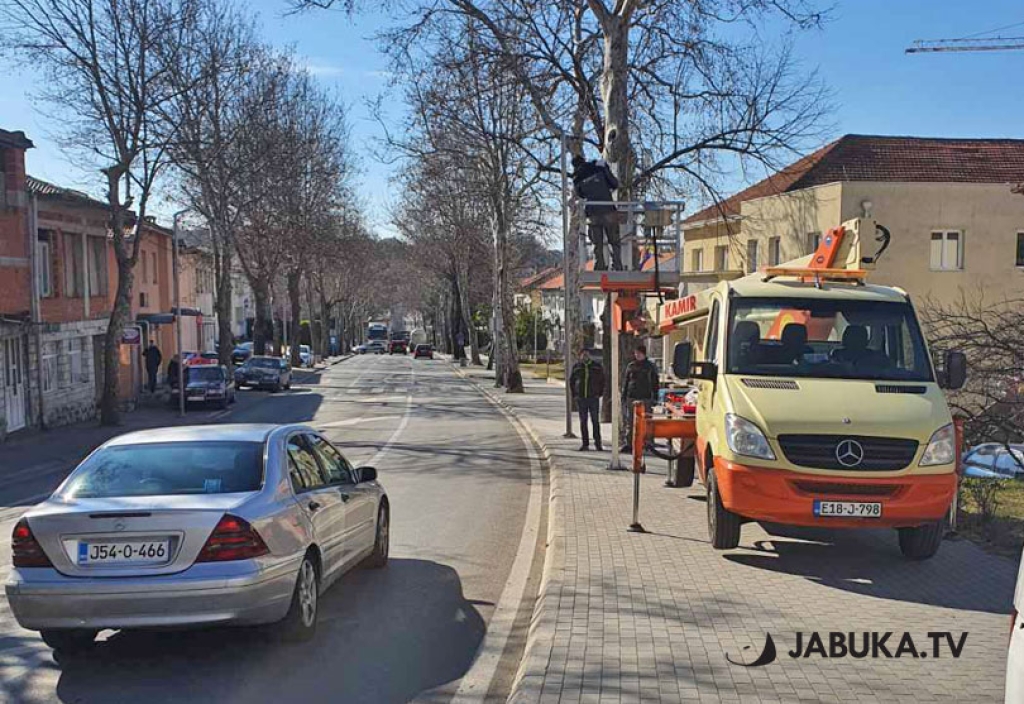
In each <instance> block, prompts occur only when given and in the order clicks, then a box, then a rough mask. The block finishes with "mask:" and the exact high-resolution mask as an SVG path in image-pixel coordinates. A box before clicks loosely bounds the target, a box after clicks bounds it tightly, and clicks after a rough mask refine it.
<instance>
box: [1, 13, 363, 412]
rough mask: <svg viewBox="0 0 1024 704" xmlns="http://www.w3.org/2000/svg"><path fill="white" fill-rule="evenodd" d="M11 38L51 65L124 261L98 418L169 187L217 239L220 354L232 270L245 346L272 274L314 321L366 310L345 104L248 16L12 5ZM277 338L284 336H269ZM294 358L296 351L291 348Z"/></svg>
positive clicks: (56, 98)
mask: <svg viewBox="0 0 1024 704" xmlns="http://www.w3.org/2000/svg"><path fill="white" fill-rule="evenodd" d="M0 7H2V13H3V17H4V19H5V20H6V24H7V25H8V26H9V27H10V28H11V29H12V30H13V31H12V32H10V33H9V34H8V37H9V41H10V44H11V46H12V47H13V48H15V49H16V50H18V51H20V52H21V54H22V56H23V57H24V58H26V59H27V60H29V61H32V62H33V63H34V64H36V65H37V66H40V67H43V68H44V69H45V70H46V71H47V72H48V76H47V78H48V80H47V82H46V84H45V85H46V86H47V88H46V89H45V90H44V92H43V96H42V97H43V98H44V99H45V100H46V101H47V103H48V107H49V108H50V109H51V110H52V111H53V112H54V113H56V115H57V116H58V117H59V118H60V120H61V124H62V125H63V127H62V128H61V129H60V134H61V137H62V138H63V143H64V145H65V146H66V147H67V148H68V149H69V150H70V151H72V152H74V153H75V154H76V155H77V156H85V157H86V158H87V159H88V161H89V162H90V163H93V164H96V165H98V166H99V167H100V171H101V173H102V175H103V184H104V190H105V193H106V201H107V204H108V206H109V230H110V233H111V238H112V242H113V248H114V251H115V254H116V258H117V267H118V278H117V281H118V283H117V292H116V298H115V304H114V307H113V310H112V313H111V315H110V324H109V327H108V330H107V335H106V345H105V353H104V374H103V379H104V388H103V396H102V401H101V419H102V422H104V423H108V424H109V423H116V422H117V420H118V403H117V401H118V390H117V380H118V364H119V361H118V348H119V344H120V338H121V332H122V330H123V328H124V325H125V323H126V322H127V318H128V316H129V311H130V306H129V303H130V300H131V296H132V288H133V270H134V267H135V265H136V262H137V261H138V256H139V245H140V241H141V237H139V236H138V235H139V224H140V223H143V222H145V220H146V217H147V215H148V213H149V211H150V209H151V204H152V201H153V198H154V194H155V192H156V190H157V188H158V185H160V186H161V187H162V186H164V185H166V186H167V187H168V189H169V190H171V191H172V192H174V193H175V194H176V197H175V200H177V201H179V202H180V203H181V204H182V205H184V206H186V208H185V210H191V211H193V212H194V213H196V214H198V215H199V216H200V217H201V219H202V220H203V222H204V225H205V227H206V228H207V229H208V231H209V233H210V237H209V243H210V247H211V249H212V251H213V255H214V262H215V288H216V296H215V300H216V312H217V315H218V320H219V325H220V330H219V339H220V340H221V345H220V354H221V358H222V362H225V363H226V362H228V360H229V357H230V353H231V345H230V342H231V339H232V337H231V328H230V321H231V318H232V311H231V296H232V273H233V272H234V271H236V269H238V268H240V269H241V271H242V272H243V273H244V275H245V277H246V278H247V279H248V282H249V284H250V285H251V287H252V290H253V293H254V298H255V314H256V315H255V330H254V344H255V348H256V352H257V353H263V352H264V351H265V349H266V346H267V345H268V344H270V343H271V341H272V339H273V335H274V332H273V313H272V310H271V299H272V296H273V292H274V290H275V288H276V287H278V286H279V284H280V283H282V282H283V284H284V286H283V288H284V289H285V291H286V295H287V299H288V305H289V307H290V309H291V311H290V317H291V319H292V320H293V321H296V322H297V321H298V320H299V319H300V318H301V317H302V305H301V303H302V299H303V297H304V298H305V300H306V302H307V306H306V307H307V310H309V311H311V313H312V314H313V316H314V317H315V318H318V319H319V321H320V324H319V325H313V326H312V331H313V335H314V339H313V344H314V347H315V348H316V349H317V350H318V351H319V352H320V353H321V354H323V353H324V352H325V349H326V345H327V341H326V339H324V338H325V335H324V331H325V328H326V322H327V321H328V320H330V319H331V318H332V317H335V318H341V319H343V320H347V322H348V323H349V324H350V325H355V324H357V323H356V321H359V320H365V317H366V315H368V314H369V313H371V312H373V311H372V307H373V304H372V303H371V301H372V296H371V295H370V293H369V292H370V291H371V290H372V288H373V280H372V278H371V275H372V271H373V261H374V260H375V259H376V256H377V251H376V250H377V248H378V243H377V242H376V241H375V240H374V239H373V237H372V236H371V234H370V233H369V231H368V228H367V227H366V224H365V218H364V215H363V213H362V212H361V211H360V208H359V205H358V202H357V200H356V198H355V197H354V194H353V192H352V185H351V182H352V177H353V173H354V170H355V160H354V157H353V154H352V152H351V148H350V141H349V133H348V124H347V121H346V114H345V110H344V107H343V105H342V104H341V103H340V102H339V101H338V100H337V99H336V98H335V97H333V96H332V95H330V94H328V93H327V92H326V91H325V90H324V89H322V88H321V87H320V86H318V85H317V83H316V82H315V81H314V79H313V78H312V76H311V75H310V73H309V72H308V71H307V70H305V69H304V68H303V67H302V66H300V65H299V64H298V63H297V62H296V59H295V57H294V56H292V55H291V54H290V53H288V52H283V51H279V50H276V49H274V48H272V47H270V46H268V45H267V44H265V43H264V42H262V41H261V40H260V39H259V38H258V37H257V33H256V30H255V27H254V22H253V19H252V18H251V17H250V16H249V15H247V14H245V13H244V12H243V11H240V10H239V9H238V8H237V7H236V6H234V5H231V4H229V3H227V2H211V1H209V0H9V1H7V2H4V3H3V5H2V6H0ZM278 344H279V343H278ZM292 356H293V360H292V361H293V363H296V364H297V363H298V346H297V345H293V346H292Z"/></svg>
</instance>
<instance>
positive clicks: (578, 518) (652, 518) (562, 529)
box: [460, 368, 1017, 704]
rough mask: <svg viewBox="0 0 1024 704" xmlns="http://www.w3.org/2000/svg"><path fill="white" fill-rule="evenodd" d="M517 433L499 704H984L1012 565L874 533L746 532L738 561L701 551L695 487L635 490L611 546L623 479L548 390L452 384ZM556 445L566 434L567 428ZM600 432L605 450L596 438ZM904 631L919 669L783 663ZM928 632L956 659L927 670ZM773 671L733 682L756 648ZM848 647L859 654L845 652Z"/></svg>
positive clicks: (625, 487)
mask: <svg viewBox="0 0 1024 704" xmlns="http://www.w3.org/2000/svg"><path fill="white" fill-rule="evenodd" d="M460 371H462V372H463V373H465V374H466V375H467V376H469V377H470V378H472V379H474V380H475V381H477V382H478V383H480V385H481V386H482V387H483V388H485V389H486V390H488V391H490V392H492V393H494V394H495V395H496V397H497V398H499V399H500V401H501V402H502V403H504V404H505V405H506V406H507V407H508V408H510V409H511V410H513V411H514V412H515V414H516V415H517V416H518V417H519V418H520V419H521V420H522V421H524V423H525V424H526V425H527V426H528V428H529V429H530V430H531V432H532V433H533V434H534V435H535V439H536V440H538V441H539V443H540V444H541V445H542V447H543V448H544V450H545V452H546V453H547V455H548V456H549V459H550V462H551V507H550V520H549V545H548V554H547V560H546V564H545V575H544V582H543V585H542V587H541V593H540V597H539V599H538V602H537V608H536V611H535V614H534V620H533V623H532V625H531V633H530V638H529V642H528V644H527V650H526V655H525V657H524V660H523V664H522V667H521V669H520V673H519V680H518V683H517V686H516V689H515V691H514V693H513V696H512V698H511V700H510V701H513V702H517V703H519V702H524V703H525V702H544V703H547V702H552V703H553V702H565V703H567V704H568V703H575V702H648V701H650V702H675V701H701V702H704V701H712V702H718V701H723V702H725V701H728V702H733V701H738V702H795V701H826V702H840V701H842V702H848V701H856V702H894V701H907V702H911V701H913V702H932V701H964V700H968V699H969V700H972V701H975V702H995V701H1002V696H1003V681H1004V679H1003V678H1004V667H1005V656H1006V644H1007V628H1008V626H1009V620H1008V617H1007V615H1006V614H1007V613H1008V611H1009V608H1010V605H1011V597H1012V593H1013V585H1014V581H1015V578H1016V569H1017V567H1016V564H1015V563H1014V562H1013V561H1011V560H1007V559H1005V558H1001V557H996V556H992V555H989V554H987V553H985V552H983V551H982V550H981V549H979V548H978V547H976V546H975V545H973V544H971V543H969V542H967V541H949V542H947V543H946V544H944V545H943V547H942V549H941V551H940V552H939V555H938V556H936V557H935V558H934V559H932V560H930V561H926V562H921V563H911V562H906V561H904V560H903V559H902V557H901V556H900V553H899V549H898V547H897V546H896V541H895V534H894V532H892V531H870V532H867V531H856V532H847V531H835V532H829V531H811V530H793V529H784V528H781V527H777V528H773V532H772V533H769V532H767V531H766V530H765V528H764V527H762V526H760V525H759V524H753V523H751V524H747V525H745V526H744V528H743V539H742V543H741V547H740V548H739V549H736V550H731V551H727V552H717V551H715V550H713V549H712V548H711V546H710V544H709V543H708V541H707V528H706V520H705V503H704V501H703V498H704V489H703V487H702V486H700V485H699V483H698V484H696V485H695V486H694V487H693V488H691V489H669V488H665V487H664V486H663V481H664V471H665V463H664V462H663V461H661V460H656V459H651V460H650V461H649V462H648V467H649V473H648V474H647V475H645V476H643V477H642V482H641V483H642V498H641V502H642V503H641V521H642V523H643V525H644V526H645V527H646V528H647V530H648V531H651V532H650V533H648V534H646V535H638V534H633V533H628V532H626V526H627V525H628V523H629V521H630V513H631V507H632V503H631V501H632V477H631V475H630V474H628V473H626V472H610V471H607V470H606V469H605V467H606V466H607V464H608V461H609V458H610V455H609V453H608V452H607V451H606V452H604V453H600V454H599V453H596V452H591V453H588V454H584V453H580V452H577V451H576V448H577V447H578V445H579V441H578V440H566V439H563V438H562V433H563V432H564V406H563V398H564V396H563V394H564V389H563V387H561V386H560V385H553V384H546V383H544V382H542V381H539V380H534V379H527V380H526V386H527V393H526V394H521V395H518V394H505V393H503V392H501V391H500V390H495V389H494V388H493V377H492V376H491V375H489V374H488V373H487V372H485V371H483V370H480V369H478V368H470V369H464V370H460ZM573 425H574V429H575V430H577V431H578V428H576V419H575V418H574V423H573ZM605 428H606V432H604V433H602V434H603V435H604V437H605V438H606V445H607V444H609V441H610V437H611V431H610V428H609V427H608V426H607V425H606V426H605ZM812 631H817V632H820V633H821V635H822V637H823V638H824V639H825V647H826V649H828V633H829V632H830V631H840V632H846V633H849V632H856V633H857V634H858V641H857V642H858V643H859V642H860V641H859V638H860V637H861V636H860V635H859V634H861V633H863V632H865V631H872V632H874V631H877V632H879V633H880V634H881V633H885V632H893V633H894V635H893V636H892V637H891V638H890V639H889V641H888V645H889V650H890V651H892V652H894V651H895V650H896V646H897V645H898V643H899V640H900V638H901V637H902V635H903V633H904V632H909V633H910V634H911V636H912V637H913V638H914V640H915V641H916V643H917V644H918V647H919V648H920V649H922V650H927V651H929V652H928V653H927V655H928V658H930V659H928V658H923V659H915V658H913V657H911V656H910V655H908V654H904V655H903V657H901V658H899V659H886V658H878V659H874V658H870V657H869V658H866V659H852V658H850V657H846V658H841V659H826V658H822V657H821V656H820V655H817V654H815V655H813V656H811V657H810V658H806V659H804V658H801V659H793V658H791V657H790V656H789V655H788V654H787V653H788V651H789V650H790V649H792V648H794V647H795V645H796V636H795V634H796V633H797V632H802V633H804V634H808V635H807V636H805V641H806V639H807V637H809V633H810V632H812ZM930 631H932V632H933V631H951V632H953V633H954V637H955V638H957V639H959V635H960V633H961V632H963V631H967V632H968V633H969V635H968V637H967V641H966V645H965V646H964V649H963V653H962V656H961V657H960V658H959V659H953V658H952V656H951V655H950V653H949V650H948V648H946V649H944V650H943V651H942V654H941V657H940V658H938V659H936V658H934V657H933V656H932V652H931V642H932V641H931V640H930V639H929V638H928V637H927V633H928V632H930ZM766 633H770V634H771V635H772V637H773V639H774V641H775V644H776V645H777V647H778V661H776V662H774V663H772V664H769V665H766V666H764V667H755V668H745V667H741V666H738V665H734V664H730V663H729V662H728V661H727V660H726V655H727V654H728V655H729V656H731V657H732V658H733V659H734V660H739V661H742V662H751V661H753V660H754V658H755V657H756V656H757V653H759V652H761V650H762V647H763V645H764V643H765V634H766ZM858 648H859V646H858Z"/></svg>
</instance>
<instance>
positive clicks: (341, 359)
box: [327, 354, 355, 367]
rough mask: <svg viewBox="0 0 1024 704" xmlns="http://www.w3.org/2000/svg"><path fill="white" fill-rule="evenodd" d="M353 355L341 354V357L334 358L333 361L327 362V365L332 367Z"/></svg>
mask: <svg viewBox="0 0 1024 704" xmlns="http://www.w3.org/2000/svg"><path fill="white" fill-rule="evenodd" d="M353 357H355V355H354V354H343V355H341V357H339V358H338V359H336V360H334V361H333V362H329V363H328V365H327V366H330V367H333V366H334V365H336V364H341V363H342V362H344V361H345V360H346V359H352V358H353Z"/></svg>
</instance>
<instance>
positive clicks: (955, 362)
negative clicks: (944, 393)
mask: <svg viewBox="0 0 1024 704" xmlns="http://www.w3.org/2000/svg"><path fill="white" fill-rule="evenodd" d="M942 366H943V370H942V374H941V375H940V377H939V380H940V381H941V382H942V384H941V386H942V387H943V388H945V389H949V390H950V391H956V390H957V389H962V388H963V387H964V384H965V383H966V382H967V355H965V354H964V353H963V352H958V351H957V350H949V351H948V352H946V356H945V360H944V363H943V365H942Z"/></svg>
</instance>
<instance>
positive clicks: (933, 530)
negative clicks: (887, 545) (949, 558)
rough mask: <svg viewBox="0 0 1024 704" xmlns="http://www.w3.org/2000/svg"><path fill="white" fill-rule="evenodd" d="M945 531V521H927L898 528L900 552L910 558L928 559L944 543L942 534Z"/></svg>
mask: <svg viewBox="0 0 1024 704" xmlns="http://www.w3.org/2000/svg"><path fill="white" fill-rule="evenodd" d="M945 532H946V522H945V521H935V522H934V523H926V524H925V525H923V526H916V527H914V528H898V529H897V533H899V540H900V552H902V553H903V557H905V558H907V559H908V560H927V559H928V558H930V557H934V555H935V553H937V552H938V551H939V546H940V545H942V536H943V535H944V534H945Z"/></svg>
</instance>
